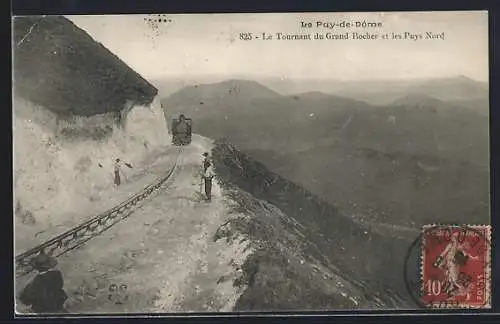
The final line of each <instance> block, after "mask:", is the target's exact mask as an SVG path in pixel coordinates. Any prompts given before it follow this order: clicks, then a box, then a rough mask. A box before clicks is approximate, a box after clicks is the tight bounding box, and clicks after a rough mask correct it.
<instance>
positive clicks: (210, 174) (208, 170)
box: [203, 152, 215, 201]
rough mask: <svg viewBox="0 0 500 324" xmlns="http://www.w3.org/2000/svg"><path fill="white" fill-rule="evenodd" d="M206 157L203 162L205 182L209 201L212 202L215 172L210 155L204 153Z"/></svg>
mask: <svg viewBox="0 0 500 324" xmlns="http://www.w3.org/2000/svg"><path fill="white" fill-rule="evenodd" d="M203 156H204V157H205V158H204V160H203V180H204V181H205V195H206V200H207V201H212V179H213V178H214V176H215V172H214V169H213V166H212V162H210V160H209V158H208V153H206V152H205V153H203Z"/></svg>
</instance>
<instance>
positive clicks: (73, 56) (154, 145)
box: [13, 16, 170, 244]
mask: <svg viewBox="0 0 500 324" xmlns="http://www.w3.org/2000/svg"><path fill="white" fill-rule="evenodd" d="M13 28H14V37H13V38H14V44H13V48H14V49H13V58H14V61H13V77H14V88H13V115H14V116H13V130H14V134H13V139H14V192H15V200H16V216H20V217H16V244H20V242H21V241H22V240H23V239H24V238H27V237H30V236H32V235H33V233H35V232H36V231H43V230H45V229H46V228H47V227H49V226H52V225H58V224H61V223H63V222H65V221H66V220H67V219H68V217H69V216H68V215H71V214H72V213H73V214H74V213H75V212H76V211H79V212H82V213H85V211H86V210H88V208H89V206H91V205H92V204H93V202H95V201H96V200H99V199H101V198H100V197H101V196H102V195H103V194H105V193H106V192H107V191H109V190H112V189H113V176H112V172H113V167H112V165H113V161H114V160H115V159H116V158H120V159H123V160H125V161H127V162H130V163H132V165H133V166H134V167H136V168H140V166H141V163H142V161H144V159H145V158H146V157H147V156H149V155H151V154H152V153H153V152H155V151H157V150H158V149H160V148H161V147H163V146H164V145H169V143H170V141H169V135H168V125H167V123H166V121H165V118H164V114H163V111H162V109H161V107H160V103H159V102H157V100H156V99H155V96H156V93H157V89H156V88H155V87H153V86H152V85H151V84H150V83H149V82H147V81H146V80H144V79H143V78H142V77H141V76H140V75H139V74H138V73H136V72H135V71H133V70H132V69H131V68H130V67H128V66H127V65H126V64H125V63H124V62H122V61H121V60H120V59H119V58H118V57H116V56H115V55H114V54H113V53H111V52H110V51H109V50H107V49H106V48H105V47H104V46H102V45H101V44H99V43H97V42H96V41H94V40H93V39H92V38H91V37H90V36H89V35H88V34H87V33H86V32H84V31H83V30H81V29H79V28H78V27H77V26H75V25H74V24H73V23H71V22H70V21H69V20H67V19H66V18H63V17H57V16H56V17H16V18H15V19H14V22H13ZM26 215H29V217H27V216H26Z"/></svg>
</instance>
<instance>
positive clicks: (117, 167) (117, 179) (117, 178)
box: [114, 159, 132, 187]
mask: <svg viewBox="0 0 500 324" xmlns="http://www.w3.org/2000/svg"><path fill="white" fill-rule="evenodd" d="M125 165H126V166H127V167H128V168H130V169H132V165H131V164H130V163H125ZM121 167H122V161H121V160H120V159H116V160H115V166H114V175H115V176H114V178H115V180H114V182H115V187H118V186H119V185H120V184H121V174H122V169H121Z"/></svg>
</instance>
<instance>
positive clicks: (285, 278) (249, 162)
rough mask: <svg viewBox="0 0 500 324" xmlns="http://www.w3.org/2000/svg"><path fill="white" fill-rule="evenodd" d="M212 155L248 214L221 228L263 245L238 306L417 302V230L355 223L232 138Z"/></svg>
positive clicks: (247, 270)
mask: <svg viewBox="0 0 500 324" xmlns="http://www.w3.org/2000/svg"><path fill="white" fill-rule="evenodd" d="M213 154H214V160H215V165H216V170H217V173H218V175H219V177H220V179H221V185H222V188H223V189H224V190H225V192H227V193H228V195H229V196H230V197H231V198H232V201H233V204H234V203H235V205H233V206H234V208H236V210H237V211H239V212H243V214H244V215H246V216H245V217H240V218H235V219H233V220H232V221H230V222H229V223H228V225H227V226H226V227H224V228H223V229H224V231H222V233H223V234H225V236H226V237H227V236H229V237H231V233H232V232H239V233H246V234H247V235H248V236H249V238H250V239H253V240H254V242H257V243H258V244H257V245H256V246H255V251H256V252H255V253H253V254H252V255H251V256H250V257H249V258H248V259H247V260H246V262H245V264H244V265H243V271H244V277H243V283H245V284H247V285H248V288H247V289H246V290H245V292H244V293H243V295H242V296H241V297H240V299H239V300H238V303H237V304H236V310H294V309H295V310H297V309H302V310H307V309H310V310H312V309H314V310H321V309H350V308H386V309H387V308H401V307H410V306H409V305H411V303H412V302H411V299H409V296H408V293H407V292H406V290H405V288H404V287H405V286H404V282H403V276H402V271H401V269H403V262H404V258H405V254H406V252H407V249H408V247H409V245H410V244H411V241H412V239H414V238H415V237H416V236H418V232H417V233H413V235H410V236H408V235H406V237H404V238H398V237H391V236H390V235H388V232H385V233H383V234H382V233H380V232H376V231H373V230H370V229H369V228H368V227H364V226H362V225H360V224H358V223H355V222H353V220H352V219H351V218H350V217H349V216H348V215H345V214H343V213H342V212H340V211H339V210H337V209H336V208H334V207H333V206H331V205H329V204H327V203H325V202H324V201H321V199H319V198H318V197H316V196H314V195H313V194H311V193H310V192H308V191H307V190H305V189H303V188H301V187H300V186H298V185H296V184H294V183H292V182H290V181H288V180H286V179H284V178H282V177H280V176H279V175H277V174H275V173H273V172H270V171H269V170H267V168H266V167H265V166H264V165H262V164H261V163H259V162H257V161H255V160H253V159H252V158H250V157H248V156H246V155H244V154H242V153H240V152H239V151H238V150H237V149H236V148H235V147H234V146H232V145H231V144H229V143H228V142H227V141H218V142H216V145H215V148H214V150H213ZM227 233H229V235H228V234H227ZM221 235H222V234H221Z"/></svg>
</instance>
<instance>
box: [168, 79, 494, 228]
mask: <svg viewBox="0 0 500 324" xmlns="http://www.w3.org/2000/svg"><path fill="white" fill-rule="evenodd" d="M455 81H456V83H455V85H456V86H457V87H460V86H462V85H464V86H467V87H468V86H471V89H472V88H475V89H476V90H477V92H476V93H475V95H476V96H477V97H476V98H472V97H471V98H468V99H460V98H455V99H453V100H451V99H450V101H444V100H442V99H439V98H436V97H434V96H432V95H430V94H426V93H418V91H422V92H426V91H427V92H429V91H428V90H429V87H426V86H421V87H419V88H414V89H417V90H418V89H420V90H418V91H412V92H408V93H404V94H403V95H401V96H399V97H397V98H394V99H391V100H390V101H389V103H388V104H386V105H374V104H369V103H366V102H364V101H362V100H354V99H350V98H346V97H342V96H337V95H331V94H327V93H323V92H318V91H306V92H304V93H298V94H297V93H296V94H291V95H280V94H278V93H277V92H275V91H273V90H270V89H268V88H267V87H264V86H263V85H261V84H260V83H257V82H254V81H245V80H230V81H224V82H220V83H216V84H206V85H203V84H199V85H196V86H190V87H187V88H184V89H181V90H180V91H178V92H176V93H174V94H172V95H171V96H169V97H167V98H164V99H163V100H162V104H163V106H164V108H165V109H166V115H167V116H169V118H170V117H171V116H173V115H176V114H178V113H180V112H182V113H185V114H187V115H188V116H190V117H192V118H193V121H194V124H193V131H194V132H196V133H200V134H202V135H204V136H207V137H211V138H213V139H218V138H228V139H229V140H230V141H231V142H232V143H233V144H235V145H236V146H237V147H238V148H240V149H241V150H243V151H244V152H247V153H249V154H250V155H251V156H252V157H254V158H256V159H257V160H259V161H261V162H263V163H264V164H265V165H266V166H268V167H269V168H270V169H271V170H273V171H275V172H277V173H279V174H281V175H282V176H284V177H286V178H288V179H290V180H292V181H295V182H297V183H298V184H301V185H303V186H304V187H305V188H307V189H308V190H310V191H311V192H313V193H315V194H317V195H319V196H320V197H322V198H323V199H325V200H327V201H329V202H330V203H332V204H334V205H335V206H336V207H339V208H341V209H342V210H345V211H348V212H349V213H350V214H351V215H352V217H357V218H359V219H363V220H364V221H366V220H368V219H369V220H370V221H378V222H388V223H391V224H399V225H403V226H414V225H420V224H422V223H426V222H436V221H445V220H447V221H452V222H473V220H477V221H480V222H488V221H489V172H488V169H489V152H488V151H489V139H488V136H489V132H488V125H489V121H488V113H487V109H486V110H485V109H484V108H481V107H473V106H471V105H473V104H474V102H480V101H481V100H482V101H483V102H484V100H487V96H486V97H484V96H483V97H479V92H480V90H478V89H480V88H481V86H480V85H478V84H476V83H474V81H473V82H472V83H471V82H470V81H469V79H464V78H458V79H457V80H455ZM434 84H436V85H442V88H446V87H448V90H447V91H448V93H459V92H460V91H459V90H456V89H455V88H453V87H451V85H452V84H453V83H452V82H445V81H443V80H440V81H436V82H435V83H434ZM443 84H445V85H446V87H445V86H444V85H443ZM476 86H477V87H476ZM400 88H401V87H400ZM424 90H425V91H424ZM470 93H473V90H470ZM380 96H381V97H382V96H383V93H381V94H380ZM387 97H388V98H389V97H390V96H387ZM388 98H387V99H388ZM387 99H386V100H387Z"/></svg>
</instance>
